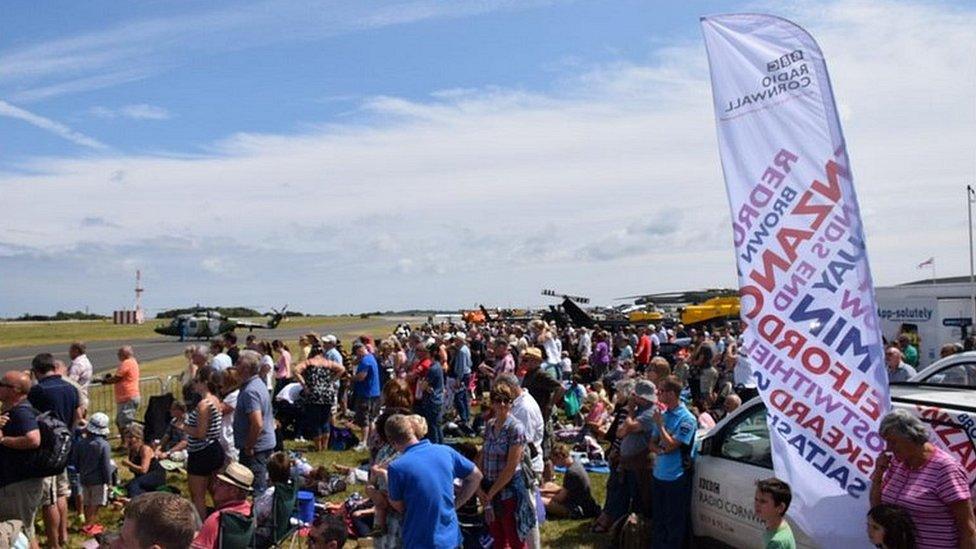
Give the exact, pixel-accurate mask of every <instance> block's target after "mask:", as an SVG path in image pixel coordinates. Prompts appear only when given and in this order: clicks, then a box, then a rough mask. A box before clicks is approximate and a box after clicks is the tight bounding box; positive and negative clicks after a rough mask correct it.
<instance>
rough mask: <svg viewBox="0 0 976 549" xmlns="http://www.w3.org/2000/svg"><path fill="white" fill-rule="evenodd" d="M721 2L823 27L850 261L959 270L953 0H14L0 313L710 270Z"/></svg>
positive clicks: (960, 180)
mask: <svg viewBox="0 0 976 549" xmlns="http://www.w3.org/2000/svg"><path fill="white" fill-rule="evenodd" d="M746 10H748V11H769V12H772V13H776V14H779V15H785V16H788V17H791V18H793V19H794V20H796V21H797V22H798V23H800V24H801V25H804V26H805V27H807V28H808V29H809V30H811V31H812V32H813V33H814V34H815V36H817V38H818V39H819V40H820V42H821V44H822V45H823V47H824V50H825V53H826V55H827V60H828V66H829V68H830V69H831V71H832V77H833V81H834V85H835V94H836V96H837V98H838V103H839V106H840V110H841V114H842V118H843V121H842V122H843V124H844V128H845V131H846V133H847V136H848V140H849V141H850V143H851V145H850V150H851V155H852V160H853V162H854V170H855V182H856V184H857V185H858V188H859V193H860V201H861V204H862V208H863V210H864V211H863V212H862V213H864V217H865V225H866V230H867V233H868V246H869V253H870V257H871V260H872V266H873V268H874V275H875V280H876V281H878V282H879V283H882V284H885V283H895V282H901V281H904V280H909V279H913V278H917V277H920V276H925V275H926V273H920V272H918V271H916V270H915V267H914V266H915V265H916V264H917V263H918V262H920V261H922V260H924V259H926V258H928V257H929V256H932V255H934V256H936V258H937V260H936V262H937V267H938V269H939V274H940V275H941V274H944V275H949V274H961V273H963V272H965V268H966V264H965V261H964V255H965V251H966V248H965V236H966V235H965V211H964V206H963V209H962V211H958V210H959V203H962V204H963V205H964V202H962V201H961V200H956V198H958V197H955V196H954V195H955V194H959V195H960V196H963V195H962V193H961V192H958V191H959V190H958V188H957V187H959V186H960V185H963V186H964V185H965V183H966V182H971V181H972V176H973V174H974V171H976V170H974V160H973V155H972V154H971V151H972V150H973V145H974V141H976V138H974V135H976V124H974V118H976V117H974V112H973V110H974V104H976V102H974V96H973V91H972V90H973V89H974V87H973V84H974V80H976V77H974V74H976V71H974V68H973V65H972V63H971V62H967V61H966V59H965V57H966V56H960V55H958V52H965V51H970V52H971V51H973V50H974V46H976V39H974V38H973V37H974V36H976V33H974V32H973V31H974V30H976V29H974V20H976V14H974V10H973V8H972V6H971V5H970V4H968V3H962V2H960V3H951V2H950V3H943V2H939V3H915V2H890V1H858V2H848V1H838V2H799V3H791V4H789V5H788V7H786V8H783V7H782V6H780V5H779V4H756V3H749V4H738V3H732V2H660V3H650V2H630V1H624V2H570V1H566V2H561V1H551V2H547V1H539V2H532V1H509V2H504V1H500V2H490V1H478V2H473V1H472V2H465V1H454V2H431V1H427V2H425V1H416V2H402V3H393V2H363V1H350V2H314V1H305V2H190V1H166V2H133V3H118V2H83V3H79V2H48V3H43V4H42V5H38V4H23V3H21V4H15V5H11V6H7V8H6V9H5V17H4V19H3V21H2V22H0V29H2V31H3V36H4V41H3V42H2V43H0V75H3V78H0V128H2V131H0V150H2V151H3V154H2V155H0V196H4V197H5V198H6V199H5V200H3V201H2V202H0V277H2V278H0V315H4V316H7V315H16V314H19V313H22V312H26V311H30V312H49V311H54V310H57V309H75V308H84V307H85V306H89V307H91V308H92V309H94V310H98V311H109V310H111V309H112V308H117V307H123V306H126V305H128V304H129V302H130V301H131V292H130V290H129V289H130V287H131V286H132V277H133V272H134V270H135V269H136V268H141V269H142V270H143V272H144V277H145V284H146V286H147V288H148V291H147V292H146V295H145V300H146V302H147V306H149V307H150V308H166V307H171V306H179V305H184V304H186V303H195V302H202V303H225V304H232V303H233V304H236V303H243V304H253V305H257V306H261V307H270V306H272V305H280V304H282V303H286V302H287V303H289V304H291V306H292V307H293V308H296V307H297V308H300V309H304V310H309V311H319V312H345V311H361V310H373V309H387V308H406V307H426V306H437V307H462V306H464V307H466V306H471V305H473V304H474V303H478V302H485V303H486V304H489V305H515V304H539V303H544V300H543V299H542V298H541V297H540V296H538V292H539V290H540V289H541V288H543V287H556V288H557V289H559V290H561V291H566V292H568V293H574V294H583V295H590V296H593V297H594V298H595V299H596V300H598V301H608V300H610V299H611V298H613V297H616V296H620V295H627V294H631V293H639V292H645V291H666V290H678V289H691V288H696V287H703V286H731V285H733V284H734V283H735V277H734V262H733V259H732V246H731V239H730V238H729V235H730V231H729V230H728V213H727V212H728V208H727V205H726V202H725V194H724V187H723V185H722V179H721V171H720V168H719V163H718V155H717V152H716V150H715V137H714V125H713V122H712V118H711V105H710V92H709V89H708V81H707V69H706V65H705V59H704V49H703V47H702V45H701V37H700V31H699V28H698V17H699V16H700V15H702V14H708V13H717V12H726V11H746ZM908 158H911V161H910V162H908V161H907V159H908ZM920 181H924V182H925V183H924V184H925V185H926V187H927V188H928V189H929V190H930V192H928V193H926V195H925V196H924V197H918V198H913V197H912V196H913V192H914V191H915V190H917V189H918V188H919V184H920V183H919V182H920ZM919 206H921V207H919ZM933 211H944V212H951V215H946V216H944V217H941V218H939V219H936V220H934V221H933V220H932V219H931V215H932V214H931V212H933Z"/></svg>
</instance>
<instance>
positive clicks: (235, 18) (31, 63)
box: [0, 0, 554, 102]
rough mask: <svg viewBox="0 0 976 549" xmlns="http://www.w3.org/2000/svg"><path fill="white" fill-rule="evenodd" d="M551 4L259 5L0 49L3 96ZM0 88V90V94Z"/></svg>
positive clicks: (24, 97)
mask: <svg viewBox="0 0 976 549" xmlns="http://www.w3.org/2000/svg"><path fill="white" fill-rule="evenodd" d="M553 1H554V0H518V1H516V0H453V1H451V2H441V1H437V0H407V1H397V2H393V3H389V2H378V1H364V0H340V1H327V0H297V1H292V2H284V3H283V2H271V1H267V0H266V1H259V2H253V1H252V2H249V3H242V4H235V5H234V7H233V8H230V9H210V10H201V11H198V12H196V13H192V14H187V15H184V16H179V17H160V18H155V19H146V20H134V21H128V22H124V23H121V24H118V25H116V26H113V27H108V28H105V29H101V30H98V31H95V32H90V33H85V34H79V35H76V36H71V37H67V38H60V39H55V40H49V41H44V42H38V43H35V44H30V45H26V46H18V47H14V48H7V49H5V50H0V74H3V75H4V82H5V84H6V85H8V86H9V85H15V86H16V87H15V88H12V89H10V90H7V92H8V93H7V94H6V96H7V97H10V98H14V99H15V100H17V101H20V102H29V101H38V100H42V99H47V98H51V97H54V96H57V95H62V94H70V93H77V92H81V91H91V90H96V89H101V88H107V87H111V86H115V85H119V84H122V83H126V82H131V81H134V80H140V79H143V78H147V77H149V76H152V75H153V74H158V73H160V72H163V71H166V70H169V69H171V68H173V67H176V66H180V65H182V64H185V63H188V62H191V61H195V60H197V59H199V57H200V56H210V55H214V54H216V53H220V52H227V51H238V50H243V49H247V48H257V47H262V46H265V45H268V44H274V43H282V42H300V41H309V40H317V39H321V38H327V37H331V36H339V35H343V34H348V33H351V32H357V31H362V30H370V29H378V28H383V27H389V26H394V25H404V24H410V23H416V22H419V21H426V20H433V19H450V18H460V17H469V16H475V15H480V14H484V13H490V12H495V11H501V10H524V9H531V8H533V7H536V6H539V5H545V4H550V3H552V2H553ZM2 89H3V88H2V87H0V90H2Z"/></svg>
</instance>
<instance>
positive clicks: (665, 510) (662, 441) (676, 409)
mask: <svg viewBox="0 0 976 549" xmlns="http://www.w3.org/2000/svg"><path fill="white" fill-rule="evenodd" d="M682 388H683V384H682V383H681V380H680V379H679V378H677V377H675V376H668V377H666V378H664V379H663V380H662V381H660V382H659V383H658V385H657V394H658V400H660V402H661V403H662V404H664V405H665V406H666V407H667V410H666V411H665V412H664V413H660V412H658V413H656V414H654V429H653V431H652V433H651V438H652V440H651V451H652V452H654V453H655V454H657V459H655V460H654V483H653V486H654V489H653V492H652V495H651V498H652V509H653V512H654V536H653V538H652V539H653V540H654V541H653V547H654V548H655V549H658V548H679V547H682V545H683V544H684V538H685V535H686V534H687V529H688V516H689V515H690V514H691V488H692V486H691V481H692V476H693V475H692V460H694V458H695V431H696V430H697V427H698V421H697V420H696V419H695V416H693V415H692V414H691V412H690V411H689V410H688V408H685V405H684V404H682V402H681V398H680V395H681V389H682Z"/></svg>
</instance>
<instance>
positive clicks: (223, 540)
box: [217, 511, 255, 549]
mask: <svg viewBox="0 0 976 549" xmlns="http://www.w3.org/2000/svg"><path fill="white" fill-rule="evenodd" d="M254 531H255V524H254V517H248V516H245V515H242V514H240V513H235V512H233V511H225V512H222V513H220V527H219V530H218V533H217V547H218V549H242V548H246V547H254Z"/></svg>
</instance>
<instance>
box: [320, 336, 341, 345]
mask: <svg viewBox="0 0 976 549" xmlns="http://www.w3.org/2000/svg"><path fill="white" fill-rule="evenodd" d="M338 342H339V338H337V337H336V336H334V335H332V334H328V335H326V336H325V337H323V338H322V343H331V344H333V345H335V344H336V343H338Z"/></svg>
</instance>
